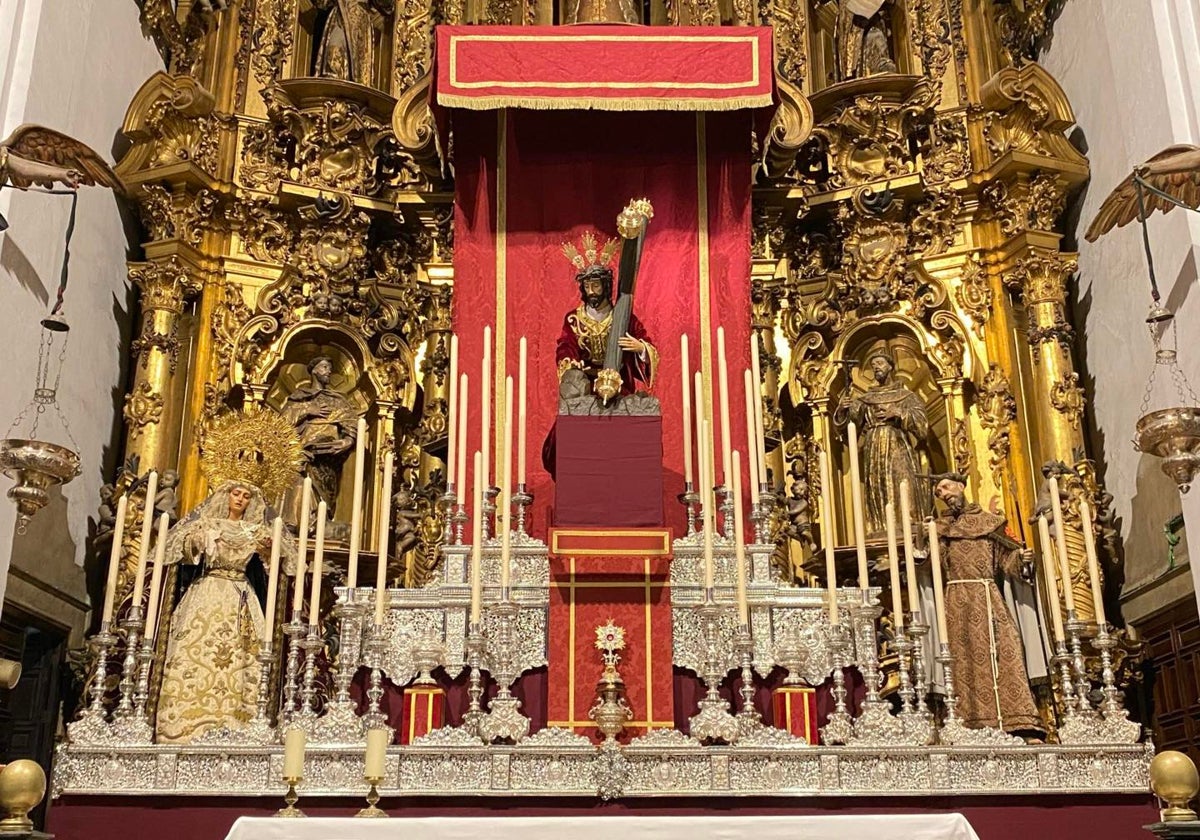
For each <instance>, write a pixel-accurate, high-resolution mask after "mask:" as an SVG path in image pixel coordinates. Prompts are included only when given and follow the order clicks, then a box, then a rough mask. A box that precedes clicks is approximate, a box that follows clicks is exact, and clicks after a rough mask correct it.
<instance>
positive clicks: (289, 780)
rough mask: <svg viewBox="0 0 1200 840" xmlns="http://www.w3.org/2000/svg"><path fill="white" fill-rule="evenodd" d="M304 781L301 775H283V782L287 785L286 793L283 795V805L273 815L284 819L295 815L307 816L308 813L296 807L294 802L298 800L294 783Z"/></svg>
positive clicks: (295, 816)
mask: <svg viewBox="0 0 1200 840" xmlns="http://www.w3.org/2000/svg"><path fill="white" fill-rule="evenodd" d="M302 781H304V777H303V776H284V777H283V782H284V784H286V785H287V786H288V789H287V793H285V794H284V795H283V801H284V803H286V804H285V806H284V807H283V808H280V809H279V810H278V811H276V812H275V816H277V817H283V818H285V819H296V818H297V817H307V816H308V814H306V813H304V812H303V811H301V810H300V809H299V808H297V807H296V803H297V802H299V801H300V794H298V793H296V785H298V784H300V783H301V782H302Z"/></svg>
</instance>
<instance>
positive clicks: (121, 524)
mask: <svg viewBox="0 0 1200 840" xmlns="http://www.w3.org/2000/svg"><path fill="white" fill-rule="evenodd" d="M128 508H129V496H128V495H126V494H124V493H122V494H121V498H119V499H117V514H116V522H115V523H114V525H113V535H112V549H111V550H110V551H109V553H108V579H107V580H106V581H105V584H104V609H103V610H102V611H101V613H100V620H101V621H102V622H104V623H105V624H108V623H110V622H111V621H112V616H113V600H114V599H115V598H116V595H117V573H118V572H120V571H121V553H122V548H123V546H122V545H121V542H122V540H123V539H124V538H125V515H126V512H127V510H128Z"/></svg>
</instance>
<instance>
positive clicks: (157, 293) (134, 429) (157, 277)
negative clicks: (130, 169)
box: [124, 255, 201, 473]
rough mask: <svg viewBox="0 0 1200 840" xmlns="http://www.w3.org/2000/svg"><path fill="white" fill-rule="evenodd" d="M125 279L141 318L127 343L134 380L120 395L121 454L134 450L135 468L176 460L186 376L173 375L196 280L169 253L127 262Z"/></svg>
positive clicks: (165, 464)
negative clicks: (185, 312) (138, 296)
mask: <svg viewBox="0 0 1200 840" xmlns="http://www.w3.org/2000/svg"><path fill="white" fill-rule="evenodd" d="M129 279H130V281H131V282H132V283H133V284H134V285H136V286H137V288H138V291H139V292H140V293H141V306H142V320H141V327H140V330H139V333H138V336H137V338H136V339H135V340H134V342H133V344H132V350H133V354H134V368H133V381H132V383H131V384H130V387H129V390H128V392H127V393H126V396H125V408H124V415H125V435H126V437H125V457H126V458H127V459H128V458H130V457H133V456H135V455H136V456H138V458H139V461H140V471H141V472H143V473H144V472H146V471H147V470H151V469H157V470H164V469H171V468H174V467H175V466H176V459H177V455H178V451H179V434H180V430H181V427H182V425H183V419H184V418H183V401H184V396H185V390H186V389H185V387H184V386H185V382H186V377H183V376H176V373H178V371H179V367H180V364H181V359H180V349H181V348H180V317H181V316H182V314H183V309H184V305H185V304H186V302H187V300H188V299H189V298H190V297H191V296H193V295H195V294H196V293H198V292H199V291H200V287H201V283H200V281H199V280H198V279H197V278H196V277H195V276H194V275H193V274H192V273H191V272H189V270H188V268H187V267H186V266H185V265H184V263H183V261H182V260H180V259H179V258H178V257H177V256H174V255H170V256H166V257H164V258H160V259H152V260H150V261H149V262H142V263H130V264H129Z"/></svg>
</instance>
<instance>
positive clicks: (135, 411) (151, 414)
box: [122, 381, 163, 440]
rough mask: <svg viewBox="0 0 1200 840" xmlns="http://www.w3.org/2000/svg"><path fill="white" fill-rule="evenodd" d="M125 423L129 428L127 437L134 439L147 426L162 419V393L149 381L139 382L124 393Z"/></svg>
mask: <svg viewBox="0 0 1200 840" xmlns="http://www.w3.org/2000/svg"><path fill="white" fill-rule="evenodd" d="M122 414H123V416H124V417H125V425H126V427H127V428H128V429H129V437H130V439H132V440H136V439H137V438H138V437H140V436H141V435H142V433H143V432H145V431H146V429H147V427H149V426H152V425H155V424H157V423H158V422H159V421H160V420H162V415H163V398H162V394H160V393H158V391H156V390H155V389H154V386H153V385H151V384H150V383H149V382H145V381H143V382H140V383H138V385H137V387H136V388H134V389H133V390H132V391H130V392H129V393H128V394H126V395H125V408H124V410H123V412H122Z"/></svg>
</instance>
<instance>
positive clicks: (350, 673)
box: [312, 589, 366, 744]
mask: <svg viewBox="0 0 1200 840" xmlns="http://www.w3.org/2000/svg"><path fill="white" fill-rule="evenodd" d="M364 612H365V608H364V605H363V604H360V603H358V602H357V601H356V600H355V590H353V589H347V590H346V598H345V600H344V601H341V602H339V603H338V604H337V605H336V606H334V608H333V615H334V617H335V618H336V619H337V622H338V655H337V663H336V665H335V666H334V676H333V688H334V695H333V700H331V701H330V702H329V703H327V704H326V706H325V714H323V715H321V716H320V717H319V718H317V720H316V721H314V724H313V727H312V735H313V739H314V740H315V741H317V742H327V743H338V744H346V743H359V742H361V741H363V740H364V739H365V738H366V735H365V733H364V732H363V723H362V718H360V717H359V716H358V715H357V714H356V713H355V709H354V701H352V700H351V699H350V683H351V682H353V680H354V674H355V672H357V671H358V665H359V662H358V659H357V657H355V656H354V653H353V651H357V650H358V648H359V645H357V644H354V645H352V644H351V634H352V633H354V632H355V631H356V630H357V629H358V628H359V626H360V625H359V619H360V617H361V616H362V615H363V614H364Z"/></svg>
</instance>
